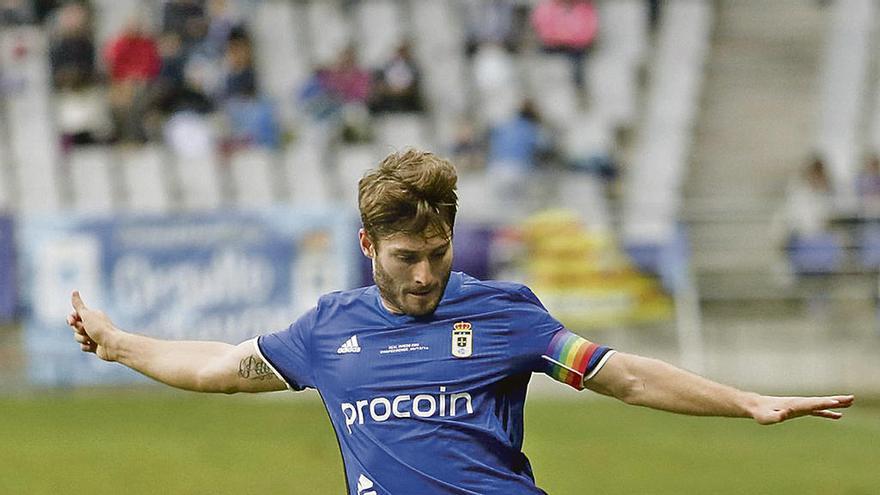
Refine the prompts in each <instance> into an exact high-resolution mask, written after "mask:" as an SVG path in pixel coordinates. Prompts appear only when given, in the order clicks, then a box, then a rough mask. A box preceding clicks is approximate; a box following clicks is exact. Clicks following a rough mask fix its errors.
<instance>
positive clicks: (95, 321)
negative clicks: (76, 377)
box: [67, 291, 118, 361]
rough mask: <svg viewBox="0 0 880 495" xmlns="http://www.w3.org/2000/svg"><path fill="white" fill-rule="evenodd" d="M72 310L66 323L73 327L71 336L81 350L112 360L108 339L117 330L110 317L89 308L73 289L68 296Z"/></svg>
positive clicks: (105, 359)
mask: <svg viewBox="0 0 880 495" xmlns="http://www.w3.org/2000/svg"><path fill="white" fill-rule="evenodd" d="M70 302H71V304H72V305H73V311H72V312H71V313H70V314H69V315H67V324H68V325H69V326H70V328H71V329H73V338H74V340H76V341H77V342H79V347H80V349H81V350H82V351H83V352H91V353H94V354H95V355H96V356H98V357H99V358H101V359H103V360H104V361H114V360H115V358H114V356H113V355H112V353H111V352H110V346H108V343H109V341H110V340H111V339H112V337H113V335H114V334H115V333H117V332H118V330H117V329H116V327H115V326H113V323H112V322H111V321H110V318H108V317H107V315H105V314H104V313H103V312H102V311H96V310H93V309H89V308H88V307H87V306H86V305H85V303H84V302H83V300H82V297H80V295H79V291H73V294H72V295H71V297H70Z"/></svg>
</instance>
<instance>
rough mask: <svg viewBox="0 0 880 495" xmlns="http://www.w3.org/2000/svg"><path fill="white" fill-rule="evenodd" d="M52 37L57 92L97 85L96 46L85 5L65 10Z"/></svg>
mask: <svg viewBox="0 0 880 495" xmlns="http://www.w3.org/2000/svg"><path fill="white" fill-rule="evenodd" d="M49 38H50V41H49V63H50V66H51V68H52V81H53V84H54V85H55V87H56V88H57V89H80V88H83V87H85V86H87V85H89V84H92V83H93V82H95V80H96V79H97V78H96V72H95V44H94V41H93V38H92V29H91V20H90V19H89V12H88V10H86V8H85V7H84V6H83V5H81V4H79V3H69V4H66V5H64V6H63V7H61V8H60V9H59V10H58V15H57V17H56V19H55V22H54V25H53V26H51V27H50V33H49Z"/></svg>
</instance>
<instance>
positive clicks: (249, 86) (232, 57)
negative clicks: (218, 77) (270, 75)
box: [222, 31, 257, 99]
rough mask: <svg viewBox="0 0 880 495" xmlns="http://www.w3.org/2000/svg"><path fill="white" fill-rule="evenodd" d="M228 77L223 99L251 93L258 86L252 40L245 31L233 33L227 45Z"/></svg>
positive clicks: (224, 86)
mask: <svg viewBox="0 0 880 495" xmlns="http://www.w3.org/2000/svg"><path fill="white" fill-rule="evenodd" d="M225 61H226V77H225V82H224V85H223V94H222V97H223V99H226V98H233V97H236V96H241V95H246V94H249V93H250V92H251V91H252V90H253V88H256V87H257V72H256V70H255V69H254V53H253V46H252V45H251V40H250V38H248V36H247V34H246V33H245V32H244V31H238V32H236V33H233V36H232V37H231V38H230V40H229V43H228V44H227V45H226V56H225Z"/></svg>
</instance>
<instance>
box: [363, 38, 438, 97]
mask: <svg viewBox="0 0 880 495" xmlns="http://www.w3.org/2000/svg"><path fill="white" fill-rule="evenodd" d="M370 100H371V101H370V111H372V112H373V113H385V112H421V111H424V109H425V108H424V102H423V101H422V88H421V74H420V73H419V69H418V67H416V62H415V60H414V59H413V57H412V53H411V52H410V45H409V43H403V44H402V45H400V47H399V48H398V49H397V53H396V54H395V55H394V58H392V59H391V61H390V62H388V63H387V64H386V65H385V67H383V68H382V69H381V70H380V71H378V73H377V75H376V82H375V85H374V86H373V94H372V96H371V98H370Z"/></svg>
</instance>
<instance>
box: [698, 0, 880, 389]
mask: <svg viewBox="0 0 880 495" xmlns="http://www.w3.org/2000/svg"><path fill="white" fill-rule="evenodd" d="M717 6H718V7H717V11H716V15H717V19H716V24H715V32H714V40H713V45H712V52H711V55H710V57H709V61H708V64H707V66H706V80H705V86H704V90H703V101H702V103H701V108H700V114H699V116H698V119H697V125H696V131H695V136H694V137H695V140H694V145H693V147H692V149H691V157H690V166H689V171H688V176H687V178H686V180H685V186H684V190H683V192H684V202H683V204H684V207H683V211H682V218H683V219H684V221H685V222H686V223H687V225H688V232H689V234H690V239H691V245H692V249H693V258H692V266H693V268H694V273H695V276H696V284H697V287H698V290H699V294H700V297H701V308H702V320H703V325H702V326H703V335H704V339H705V349H706V352H707V355H706V362H707V363H709V365H708V366H707V368H708V369H706V370H705V371H706V372H707V373H708V374H709V375H710V376H713V377H716V378H719V379H722V380H724V381H728V382H730V383H737V384H740V385H744V386H750V385H754V386H756V387H760V386H761V385H762V384H764V386H766V384H767V383H769V382H770V381H772V382H773V383H774V384H775V385H777V386H781V387H795V388H796V389H798V390H824V389H827V388H833V387H834V386H840V385H841V384H843V385H844V386H848V387H851V388H854V389H863V390H876V384H871V383H868V381H866V380H865V378H864V377H867V376H877V373H878V372H880V368H878V364H877V359H876V355H877V352H878V351H880V330H878V320H877V316H876V300H875V299H874V298H875V297H876V294H877V292H876V291H877V283H878V282H877V276H876V274H873V275H853V276H847V277H845V278H841V279H840V280H834V279H832V280H830V281H829V280H812V281H810V280H797V281H795V280H794V279H792V278H791V277H786V276H785V268H786V266H787V265H786V262H785V259H784V257H783V255H782V252H781V250H780V241H781V239H780V236H774V235H773V230H774V225H773V223H774V220H773V219H774V215H775V214H776V212H777V211H779V208H780V207H781V205H782V201H783V197H784V190H785V187H786V183H787V182H788V181H789V180H790V177H791V176H792V174H794V173H796V172H797V171H798V170H800V169H801V167H803V165H804V164H805V163H806V161H807V159H808V157H809V154H810V152H811V151H812V150H813V149H814V146H815V136H816V125H817V124H816V119H817V118H818V110H819V96H820V87H819V86H820V84H819V81H820V72H821V70H822V64H823V60H822V56H823V52H824V43H825V42H826V32H827V27H828V20H829V17H830V16H829V15H828V14H829V13H828V10H827V8H825V9H823V7H821V6H820V5H819V3H818V2H804V1H802V0H779V1H775V2H765V1H762V0H737V1H734V0H724V1H720V2H718V3H717ZM823 353H832V354H833V355H835V356H840V358H842V359H844V360H845V361H846V363H847V364H846V365H845V366H843V367H842V368H841V367H840V366H837V365H835V364H833V363H831V362H829V361H833V360H829V359H828V358H827V357H826V356H827V355H826V356H823ZM762 377H763V380H762ZM768 377H772V380H769V381H768V380H767V378H768Z"/></svg>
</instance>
